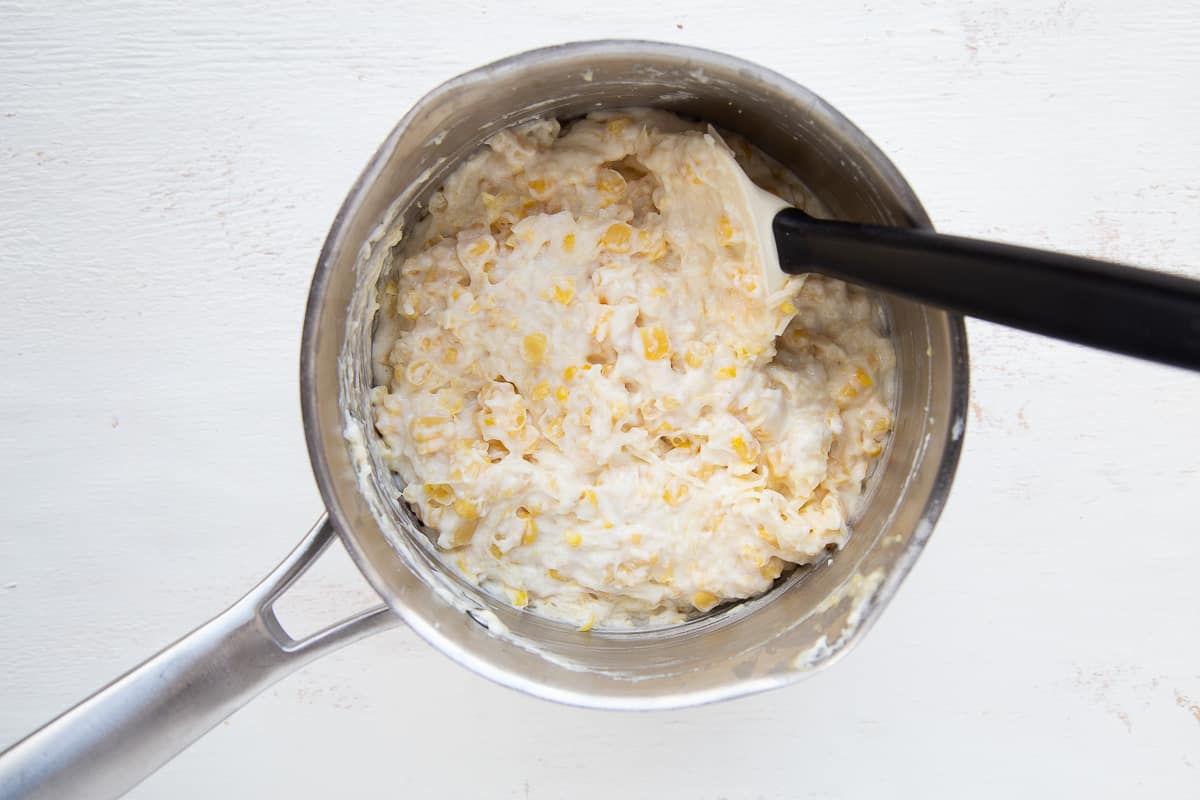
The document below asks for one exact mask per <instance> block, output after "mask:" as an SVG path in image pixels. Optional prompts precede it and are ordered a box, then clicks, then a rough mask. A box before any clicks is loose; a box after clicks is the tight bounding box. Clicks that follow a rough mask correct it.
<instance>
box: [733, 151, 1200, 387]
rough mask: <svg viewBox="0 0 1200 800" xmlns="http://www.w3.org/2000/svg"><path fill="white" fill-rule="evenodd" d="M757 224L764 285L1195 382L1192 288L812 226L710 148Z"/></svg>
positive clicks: (1040, 258) (935, 236)
mask: <svg viewBox="0 0 1200 800" xmlns="http://www.w3.org/2000/svg"><path fill="white" fill-rule="evenodd" d="M714 144H715V145H716V146H714V147H713V151H714V153H715V154H716V155H717V158H718V162H719V168H720V170H722V171H727V172H728V174H727V175H726V176H725V177H727V178H728V180H726V181H724V182H723V183H724V185H728V186H736V187H738V189H737V191H739V192H740V193H741V195H742V198H741V199H742V200H743V201H744V203H745V205H746V207H748V208H749V209H750V210H751V213H752V215H753V219H754V226H753V227H754V231H753V236H754V237H755V238H757V240H758V246H759V247H760V248H761V252H762V259H761V261H762V264H763V271H764V273H765V274H764V279H765V280H766V285H767V287H768V288H769V289H776V288H778V287H779V286H780V285H781V284H782V282H783V280H784V277H785V273H787V274H791V275H801V274H804V273H819V274H822V275H828V276H831V277H834V278H838V279H840V280H843V281H847V282H849V283H854V284H858V285H861V286H865V287H869V288H871V289H875V290H877V291H880V292H885V293H888V294H894V295H900V296H903V297H906V298H908V299H910V300H915V301H917V302H920V303H925V304H927V305H931V306H937V307H940V308H944V309H947V310H950V311H957V312H959V313H962V314H966V315H968V316H972V317H978V318H979V319H986V320H989V321H991V322H997V323H1000V324H1001V325H1007V326H1009V327H1013V328H1020V329H1022V330H1026V331H1031V332H1033V333H1038V334H1042V335H1044V336H1053V337H1055V338H1057V339H1064V340H1066V341H1071V342H1077V343H1079V344H1083V345H1088V346H1091V347H1097V348H1100V349H1103V350H1109V351H1112V352H1114V353H1123V354H1125V355H1130V356H1135V357H1137V358H1143V359H1147V360H1150V361H1158V362H1160V363H1163V364H1171V365H1174V366H1178V367H1186V368H1188V369H1194V370H1200V281H1196V280H1190V279H1188V278H1183V277H1180V276H1177V275H1169V274H1165V273H1161V272H1152V271H1150V270H1145V269H1138V268H1135V267H1129V266H1125V265H1123V264H1115V263H1111V262H1107V261H1099V260H1097V259H1092V258H1082V257H1080V256H1071V255H1066V254H1063V253H1055V252H1049V251H1045V250H1035V249H1031V248H1028V247H1017V246H1014V245H1009V244H1000V243H997V242H988V241H983V240H979V239H968V238H963V237H958V236H946V235H944V234H940V233H934V232H932V231H928V230H915V229H910V228H891V227H886V226H882V225H865V224H860V223H856V222H834V221H829V220H822V219H816V218H814V217H811V216H809V215H808V214H805V213H804V212H803V211H801V210H799V209H797V208H792V207H790V206H789V205H788V204H787V203H786V202H784V201H783V200H781V199H780V198H778V197H776V196H775V195H773V194H771V193H769V192H767V191H765V190H763V189H761V188H759V187H758V186H757V185H755V184H754V183H753V182H752V181H751V180H750V179H749V178H748V177H747V176H746V173H745V172H743V171H742V168H741V167H740V166H739V165H738V163H737V161H736V160H734V157H733V154H732V153H730V152H729V150H728V149H726V148H725V147H723V146H721V145H720V144H717V143H714Z"/></svg>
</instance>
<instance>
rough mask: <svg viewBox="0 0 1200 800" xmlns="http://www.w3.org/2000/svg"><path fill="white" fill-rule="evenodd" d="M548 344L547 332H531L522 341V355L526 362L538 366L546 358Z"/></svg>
mask: <svg viewBox="0 0 1200 800" xmlns="http://www.w3.org/2000/svg"><path fill="white" fill-rule="evenodd" d="M547 345H548V342H547V341H546V334H544V333H531V334H529V335H528V336H526V337H525V341H523V342H522V343H521V356H522V357H523V358H524V359H525V361H526V362H528V363H529V364H531V365H533V366H535V367H536V366H537V365H538V364H541V363H542V361H543V360H544V359H545V358H546V347H547Z"/></svg>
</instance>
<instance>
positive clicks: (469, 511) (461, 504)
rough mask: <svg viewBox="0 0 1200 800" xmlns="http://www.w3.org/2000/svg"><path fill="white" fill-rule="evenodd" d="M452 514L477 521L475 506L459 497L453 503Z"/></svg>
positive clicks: (477, 511)
mask: <svg viewBox="0 0 1200 800" xmlns="http://www.w3.org/2000/svg"><path fill="white" fill-rule="evenodd" d="M454 513H455V514H458V516H460V517H462V518H463V519H478V518H479V509H477V508H475V504H474V503H472V502H471V501H470V500H464V499H462V498H461V497H460V498H459V499H457V500H455V501H454Z"/></svg>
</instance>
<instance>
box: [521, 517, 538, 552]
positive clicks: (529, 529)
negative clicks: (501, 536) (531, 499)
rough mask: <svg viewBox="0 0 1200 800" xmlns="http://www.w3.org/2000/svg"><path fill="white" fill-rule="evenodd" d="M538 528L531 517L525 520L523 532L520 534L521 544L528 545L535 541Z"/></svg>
mask: <svg viewBox="0 0 1200 800" xmlns="http://www.w3.org/2000/svg"><path fill="white" fill-rule="evenodd" d="M537 537H538V528H537V523H536V522H534V521H533V517H530V518H529V519H527V520H525V532H524V533H523V534H521V544H525V545H530V544H533V543H534V542H536V541H537Z"/></svg>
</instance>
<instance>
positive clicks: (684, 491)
mask: <svg viewBox="0 0 1200 800" xmlns="http://www.w3.org/2000/svg"><path fill="white" fill-rule="evenodd" d="M688 491H689V490H688V486H687V484H686V483H681V484H679V488H678V489H676V490H675V492H673V493H672V492H671V487H669V486H668V487H667V488H666V489H664V490H663V502H665V503H666V504H667V505H669V506H675V505H679V503H681V502H682V501H683V498H685V497H687V496H688Z"/></svg>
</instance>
